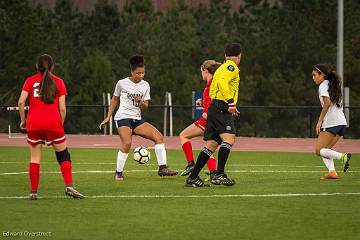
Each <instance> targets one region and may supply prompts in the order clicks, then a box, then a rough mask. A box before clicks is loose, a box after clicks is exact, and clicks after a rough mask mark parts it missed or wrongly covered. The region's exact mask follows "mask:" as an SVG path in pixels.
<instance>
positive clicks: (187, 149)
mask: <svg viewBox="0 0 360 240" xmlns="http://www.w3.org/2000/svg"><path fill="white" fill-rule="evenodd" d="M220 65H221V63H218V62H216V61H214V60H206V61H204V62H203V64H202V65H201V67H200V70H201V76H202V79H203V81H205V82H206V87H205V89H204V92H203V107H204V109H203V113H202V118H200V119H199V120H197V121H196V122H194V123H192V124H191V125H189V126H188V127H186V128H185V129H184V130H183V131H182V132H181V133H180V135H179V136H180V142H181V146H182V149H183V151H184V153H185V157H186V160H187V162H188V165H187V166H186V168H185V170H184V171H183V172H182V173H181V176H187V175H189V174H190V173H191V172H192V170H193V169H194V166H195V161H194V155H193V150H192V145H191V142H190V139H192V138H194V137H198V136H203V135H204V131H205V126H206V118H207V110H208V108H209V106H210V103H211V99H210V96H209V89H210V84H211V80H212V78H213V75H214V73H215V71H216V69H217V68H218V67H219V66H220ZM207 166H208V169H209V171H210V178H211V177H212V176H214V175H215V171H216V160H215V158H214V157H213V156H211V157H210V159H209V160H208V162H207Z"/></svg>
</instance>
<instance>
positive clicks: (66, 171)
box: [60, 161, 72, 186]
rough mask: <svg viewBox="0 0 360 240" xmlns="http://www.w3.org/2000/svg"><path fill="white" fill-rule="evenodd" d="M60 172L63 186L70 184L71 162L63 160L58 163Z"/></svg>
mask: <svg viewBox="0 0 360 240" xmlns="http://www.w3.org/2000/svg"><path fill="white" fill-rule="evenodd" d="M60 168H61V174H62V176H63V178H64V183H65V186H72V170H71V162H69V161H64V162H62V163H61V164H60Z"/></svg>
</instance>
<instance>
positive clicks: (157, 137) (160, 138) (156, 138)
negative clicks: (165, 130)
mask: <svg viewBox="0 0 360 240" xmlns="http://www.w3.org/2000/svg"><path fill="white" fill-rule="evenodd" d="M154 142H155V144H161V143H164V136H163V135H162V134H160V133H156V134H155V135H154Z"/></svg>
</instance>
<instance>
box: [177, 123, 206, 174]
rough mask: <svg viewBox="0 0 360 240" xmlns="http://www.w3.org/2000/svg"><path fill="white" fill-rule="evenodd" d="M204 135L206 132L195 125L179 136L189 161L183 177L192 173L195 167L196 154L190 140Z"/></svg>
mask: <svg viewBox="0 0 360 240" xmlns="http://www.w3.org/2000/svg"><path fill="white" fill-rule="evenodd" d="M202 135H204V131H203V130H202V129H201V128H200V127H198V126H196V125H195V124H194V123H193V124H191V125H189V126H188V127H186V128H185V129H184V130H183V131H182V132H181V133H180V135H179V137H180V142H181V146H182V149H183V152H184V153H185V157H186V160H187V163H188V164H187V166H186V167H185V170H184V171H182V172H181V174H180V175H181V176H187V175H189V174H190V173H191V171H192V170H193V168H194V166H195V161H194V154H193V149H192V144H191V142H190V139H192V138H194V137H198V136H202Z"/></svg>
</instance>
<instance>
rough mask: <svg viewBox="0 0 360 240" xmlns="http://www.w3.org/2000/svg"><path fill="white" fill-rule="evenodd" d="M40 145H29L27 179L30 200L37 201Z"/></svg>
mask: <svg viewBox="0 0 360 240" xmlns="http://www.w3.org/2000/svg"><path fill="white" fill-rule="evenodd" d="M41 149H42V145H41V144H31V145H30V164H29V177H30V187H31V191H30V194H29V199H30V200H36V199H37V191H38V188H39V181H40V159H41Z"/></svg>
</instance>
